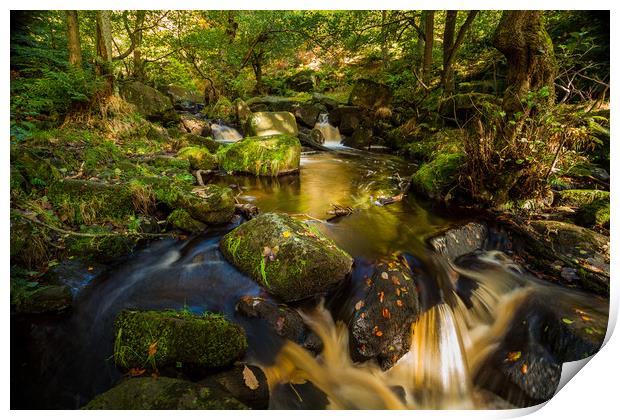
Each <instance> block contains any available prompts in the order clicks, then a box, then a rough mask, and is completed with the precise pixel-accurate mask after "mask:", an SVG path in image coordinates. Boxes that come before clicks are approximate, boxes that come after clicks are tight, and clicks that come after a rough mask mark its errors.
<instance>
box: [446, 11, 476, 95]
mask: <svg viewBox="0 0 620 420" xmlns="http://www.w3.org/2000/svg"><path fill="white" fill-rule="evenodd" d="M477 14H478V11H477V10H472V11H470V12H469V13H468V15H467V19H465V22H464V23H463V25H461V27H460V29H459V33H458V35H457V36H456V40H455V39H454V32H455V30H456V18H457V16H458V12H457V11H456V10H448V12H447V14H446V28H445V31H444V45H443V71H442V73H441V84H442V86H443V89H444V95H446V96H451V95H452V94H453V93H454V69H453V66H452V65H453V64H454V58H455V57H456V53H457V51H458V49H459V48H460V47H461V44H462V43H463V41H464V40H465V34H466V33H467V31H468V30H469V28H470V27H471V24H472V23H473V21H474V19H475V18H476V15H477Z"/></svg>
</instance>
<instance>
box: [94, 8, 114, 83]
mask: <svg viewBox="0 0 620 420" xmlns="http://www.w3.org/2000/svg"><path fill="white" fill-rule="evenodd" d="M110 14H111V12H110V11H109V10H99V11H97V28H96V31H97V34H96V35H97V36H96V42H97V61H96V66H95V71H96V73H97V75H98V76H104V77H105V79H106V82H107V83H106V91H105V93H108V94H112V91H113V86H114V75H113V74H112V25H111V23H110Z"/></svg>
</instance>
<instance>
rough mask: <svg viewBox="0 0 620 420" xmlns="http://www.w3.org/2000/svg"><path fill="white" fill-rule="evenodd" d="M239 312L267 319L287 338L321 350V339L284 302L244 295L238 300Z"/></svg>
mask: <svg viewBox="0 0 620 420" xmlns="http://www.w3.org/2000/svg"><path fill="white" fill-rule="evenodd" d="M236 309H237V312H239V313H240V314H241V315H244V316H246V317H248V318H259V319H263V320H265V321H266V322H267V323H268V324H269V326H270V327H271V328H272V329H273V330H274V331H275V332H276V333H277V334H278V335H279V336H280V337H284V338H287V339H289V340H291V341H293V342H295V343H297V344H299V345H301V346H303V347H304V348H306V349H308V350H310V351H311V352H313V353H315V354H317V353H320V352H321V349H322V348H323V344H322V342H321V339H320V338H319V337H318V336H317V335H316V334H315V333H314V332H313V331H311V330H310V329H308V327H307V326H306V324H304V320H303V319H302V317H301V316H300V315H299V313H297V311H295V310H294V309H292V308H291V307H289V306H287V305H284V304H276V303H274V302H270V301H268V300H265V299H263V298H261V297H257V296H243V297H242V298H241V299H239V301H238V302H237V306H236Z"/></svg>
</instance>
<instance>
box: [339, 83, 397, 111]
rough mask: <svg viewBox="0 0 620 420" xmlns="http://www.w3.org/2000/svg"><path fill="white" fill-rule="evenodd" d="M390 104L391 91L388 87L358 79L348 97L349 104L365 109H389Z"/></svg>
mask: <svg viewBox="0 0 620 420" xmlns="http://www.w3.org/2000/svg"><path fill="white" fill-rule="evenodd" d="M391 102H392V91H391V90H390V88H389V86H387V85H384V84H382V83H377V82H373V81H372V80H368V79H360V80H358V81H357V82H355V85H353V89H352V90H351V96H350V97H349V104H351V105H354V106H359V107H361V108H366V109H378V108H384V107H389V106H390V103H391Z"/></svg>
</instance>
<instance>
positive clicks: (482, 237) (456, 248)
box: [428, 222, 488, 261]
mask: <svg viewBox="0 0 620 420" xmlns="http://www.w3.org/2000/svg"><path fill="white" fill-rule="evenodd" d="M487 235H488V228H487V226H486V225H485V224H484V223H480V222H470V223H467V224H466V225H463V226H459V227H456V228H452V229H448V230H447V231H445V232H443V233H441V234H439V235H436V236H434V237H432V238H430V239H429V240H428V242H429V244H430V245H431V247H432V248H433V249H434V250H435V252H437V253H438V254H440V255H443V256H444V257H446V258H448V259H449V260H450V261H454V260H455V259H456V258H457V257H459V256H461V255H465V254H469V253H472V252H474V251H476V250H481V249H484V243H485V241H486V238H487Z"/></svg>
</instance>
